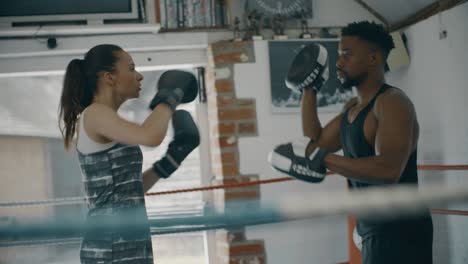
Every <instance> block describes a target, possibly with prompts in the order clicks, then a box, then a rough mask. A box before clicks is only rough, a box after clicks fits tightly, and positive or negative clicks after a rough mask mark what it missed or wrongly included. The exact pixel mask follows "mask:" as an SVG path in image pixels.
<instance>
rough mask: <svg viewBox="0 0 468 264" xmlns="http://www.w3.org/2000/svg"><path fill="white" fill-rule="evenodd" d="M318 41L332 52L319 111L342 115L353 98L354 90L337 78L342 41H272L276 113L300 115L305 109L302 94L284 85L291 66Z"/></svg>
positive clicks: (273, 91)
mask: <svg viewBox="0 0 468 264" xmlns="http://www.w3.org/2000/svg"><path fill="white" fill-rule="evenodd" d="M311 42H315V43H318V44H321V45H322V46H324V47H325V48H326V49H327V51H328V67H329V72H330V76H329V78H328V81H327V82H325V83H324V85H323V86H322V88H321V89H320V92H319V93H318V94H317V105H318V111H319V112H339V111H340V110H341V108H342V107H343V104H344V103H346V102H347V101H348V100H349V99H350V98H352V97H353V92H352V91H351V90H345V89H343V88H342V86H341V83H340V81H339V80H338V77H337V76H336V61H337V59H338V44H339V39H313V40H294V41H292V40H291V41H269V43H268V53H269V57H270V81H271V105H272V112H273V113H297V112H300V109H301V96H302V95H301V94H300V93H295V92H293V91H292V90H290V89H289V88H288V87H286V84H285V82H284V80H285V78H286V74H287V72H288V69H289V66H290V65H291V63H292V61H293V59H294V57H295V56H296V54H298V53H299V52H300V50H301V49H302V48H303V47H304V46H305V45H307V44H309V43H311Z"/></svg>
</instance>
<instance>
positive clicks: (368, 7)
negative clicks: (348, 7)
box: [354, 0, 389, 28]
mask: <svg viewBox="0 0 468 264" xmlns="http://www.w3.org/2000/svg"><path fill="white" fill-rule="evenodd" d="M354 1H355V2H357V3H358V4H359V5H361V6H362V7H364V9H366V10H367V11H369V13H371V14H372V15H374V16H375V17H376V18H378V19H379V20H380V21H382V23H384V24H385V27H387V28H388V27H389V23H388V21H387V19H385V17H383V16H382V15H381V14H380V13H379V12H377V11H376V10H375V9H373V8H372V7H370V6H369V5H368V4H367V3H366V2H364V1H363V0H354Z"/></svg>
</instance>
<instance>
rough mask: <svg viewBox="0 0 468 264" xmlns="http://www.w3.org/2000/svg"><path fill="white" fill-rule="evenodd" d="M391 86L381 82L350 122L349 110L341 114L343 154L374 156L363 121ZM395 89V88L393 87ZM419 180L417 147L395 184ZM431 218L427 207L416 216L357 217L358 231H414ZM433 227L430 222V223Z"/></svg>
mask: <svg viewBox="0 0 468 264" xmlns="http://www.w3.org/2000/svg"><path fill="white" fill-rule="evenodd" d="M389 88H390V86H389V85H387V84H384V85H382V87H381V88H380V89H379V91H378V92H377V94H376V95H375V96H374V97H373V98H372V99H371V101H370V102H369V104H368V105H367V106H366V107H364V108H363V109H362V110H361V111H360V112H359V114H358V115H357V116H356V118H355V119H354V121H353V122H351V123H350V122H349V121H348V113H349V109H348V110H346V111H345V112H344V113H343V116H342V121H341V126H340V140H341V146H342V149H343V153H344V156H345V157H349V158H364V157H369V156H375V150H374V147H373V146H371V145H370V144H369V143H368V142H367V141H366V138H365V136H364V129H363V128H364V121H365V119H366V117H367V115H368V114H369V112H370V111H371V110H372V109H373V107H374V104H375V100H376V99H377V97H378V96H379V95H380V94H382V93H384V92H385V91H386V90H387V89H389ZM395 89H396V88H395ZM417 183H418V169H417V150H414V151H413V152H412V153H411V155H410V157H409V159H408V162H407V163H406V167H405V169H404V170H403V173H402V175H401V176H400V179H399V181H398V183H397V184H417ZM348 185H349V187H350V189H355V188H369V187H373V186H380V187H382V186H385V185H387V186H389V184H384V183H381V184H376V183H369V182H364V181H357V180H351V179H348ZM428 220H429V221H430V216H429V213H428V211H427V210H425V212H424V215H421V217H416V218H413V217H412V218H401V219H399V218H398V219H396V218H392V219H391V220H388V219H387V220H382V219H380V220H376V219H371V218H369V219H365V218H358V219H357V227H356V228H357V231H358V233H359V235H361V236H362V237H363V238H366V237H369V236H371V235H373V234H379V233H388V234H397V233H400V232H409V231H410V230H412V231H416V230H415V229H418V226H417V225H421V224H422V223H421V221H423V222H424V223H425V224H424V225H423V226H426V227H427V226H428V225H427V224H429V223H428V222H427V221H428ZM430 226H431V228H432V223H430Z"/></svg>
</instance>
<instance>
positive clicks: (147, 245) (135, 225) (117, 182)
mask: <svg viewBox="0 0 468 264" xmlns="http://www.w3.org/2000/svg"><path fill="white" fill-rule="evenodd" d="M82 131H83V130H82ZM81 136H83V134H82V135H81ZM77 153H78V159H79V163H80V168H81V171H82V174H83V182H84V187H85V192H86V198H87V202H88V209H89V210H88V213H87V217H86V223H87V224H88V227H91V229H87V230H86V231H85V233H84V234H83V241H82V244H81V251H80V259H81V263H85V264H90V263H136V264H140V263H145V264H146V263H153V253H152V245H151V234H150V227H149V223H148V217H147V214H146V208H145V199H144V190H143V182H142V173H141V171H142V161H143V155H142V152H141V149H140V147H139V146H129V145H123V144H115V145H114V146H112V147H110V148H109V149H106V150H102V151H98V152H94V153H89V154H83V153H81V152H80V151H79V150H77ZM96 223H100V224H103V223H104V226H107V223H108V224H109V227H108V228H104V229H103V228H100V229H92V227H93V224H96ZM119 224H122V225H123V226H122V225H121V226H119ZM94 226H96V225H94Z"/></svg>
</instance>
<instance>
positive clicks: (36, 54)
mask: <svg viewBox="0 0 468 264" xmlns="http://www.w3.org/2000/svg"><path fill="white" fill-rule="evenodd" d="M207 48H208V44H196V45H171V46H158V47H138V48H125V51H127V52H129V53H143V52H161V51H162V52H164V51H179V50H206V49H207ZM87 51H88V50H87V49H72V50H54V51H33V52H18V53H3V54H0V59H20V58H32V57H51V56H76V55H78V56H79V55H83V54H85V53H86V52H87Z"/></svg>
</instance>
